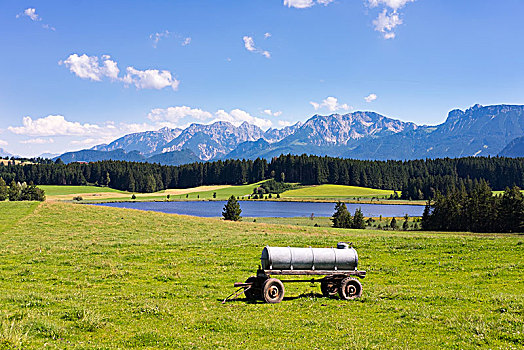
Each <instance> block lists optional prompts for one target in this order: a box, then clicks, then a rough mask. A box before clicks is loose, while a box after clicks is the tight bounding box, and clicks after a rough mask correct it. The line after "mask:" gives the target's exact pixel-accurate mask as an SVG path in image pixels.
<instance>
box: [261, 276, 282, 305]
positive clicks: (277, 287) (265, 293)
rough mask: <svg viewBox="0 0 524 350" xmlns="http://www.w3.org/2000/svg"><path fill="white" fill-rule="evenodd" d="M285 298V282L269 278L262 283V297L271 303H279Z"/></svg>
mask: <svg viewBox="0 0 524 350" xmlns="http://www.w3.org/2000/svg"><path fill="white" fill-rule="evenodd" d="M283 298H284V284H283V283H282V282H281V281H280V280H279V279H276V278H268V279H267V280H266V281H264V284H263V285H262V299H264V301H265V302H266V303H269V304H278V303H280V302H281V301H282V299H283Z"/></svg>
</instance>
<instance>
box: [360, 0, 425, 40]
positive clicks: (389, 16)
mask: <svg viewBox="0 0 524 350" xmlns="http://www.w3.org/2000/svg"><path fill="white" fill-rule="evenodd" d="M414 1H415V0H367V2H368V5H369V7H379V6H382V7H383V10H382V12H380V13H379V14H378V17H377V18H376V19H375V20H373V25H374V26H375V30H376V31H377V32H381V33H382V34H383V37H384V39H394V38H395V37H396V34H395V32H394V29H395V28H396V27H397V26H399V25H401V24H402V23H403V21H402V19H401V18H400V14H399V12H398V10H399V9H401V8H402V7H404V6H405V5H406V4H408V3H410V2H414ZM388 10H391V11H388Z"/></svg>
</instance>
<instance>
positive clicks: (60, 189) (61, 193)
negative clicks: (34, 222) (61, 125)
mask: <svg viewBox="0 0 524 350" xmlns="http://www.w3.org/2000/svg"><path fill="white" fill-rule="evenodd" d="M259 184H260V182H257V183H254V184H249V185H240V186H231V185H217V186H199V187H193V188H185V189H168V190H164V191H159V192H154V193H135V196H136V200H137V201H141V200H142V201H144V200H145V201H151V200H166V199H167V195H169V197H170V199H171V200H176V199H186V198H187V199H190V200H194V199H213V193H215V192H216V199H221V200H223V199H227V198H229V197H231V195H234V196H237V197H241V196H245V195H248V194H251V193H253V189H254V188H255V187H257V186H259ZM38 187H40V188H42V189H43V190H44V191H45V193H46V197H47V199H48V200H52V201H57V200H58V201H71V200H72V199H73V197H76V196H81V197H82V199H83V200H84V201H85V202H91V201H97V202H103V201H123V200H131V196H132V195H133V193H130V192H125V191H119V190H114V189H112V188H109V187H96V186H48V185H41V186H38Z"/></svg>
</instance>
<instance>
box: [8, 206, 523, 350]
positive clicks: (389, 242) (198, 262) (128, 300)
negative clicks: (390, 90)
mask: <svg viewBox="0 0 524 350" xmlns="http://www.w3.org/2000/svg"><path fill="white" fill-rule="evenodd" d="M3 204H7V205H12V204H13V203H3ZM33 208H34V207H33ZM26 209H27V208H25V209H21V210H22V212H23V211H24V210H26ZM5 213H6V211H5V207H2V217H3V219H5V218H7V219H8V220H14V221H17V222H16V223H15V225H14V226H12V227H8V228H7V229H6V228H4V229H2V230H1V232H0V290H1V291H2V293H0V323H1V325H2V328H1V330H0V344H1V345H0V348H2V347H4V348H9V347H12V348H14V347H15V346H17V347H18V348H19V347H20V344H21V345H22V347H24V348H44V346H45V347H47V348H61V349H62V348H84V349H87V348H187V349H208V348H243V349H255V348H270V347H271V348H279V349H280V348H282V349H314V348H318V349H384V348H393V349H428V348H452V349H459V348H460V349H469V348H479V347H480V348H490V349H511V348H513V349H517V348H522V347H523V346H524V329H523V327H524V280H523V278H522V276H523V273H524V249H523V248H524V236H522V235H474V234H467V233H466V234H458V233H457V234H440V233H421V232H383V231H371V230H362V231H360V230H340V229H331V228H308V227H295V226H286V225H268V224H259V223H249V222H241V223H232V222H223V221H219V220H218V219H205V218H192V217H184V216H176V215H167V214H161V213H153V212H141V211H135V210H125V209H115V208H100V207H93V206H80V205H71V204H64V203H43V204H40V205H39V206H38V207H36V209H34V212H32V213H29V214H28V213H27V211H25V212H23V213H22V214H23V215H22V214H20V213H17V210H10V211H9V213H10V214H8V215H5ZM20 216H23V217H22V218H21V219H20ZM338 241H350V242H353V244H354V246H355V247H356V248H357V250H358V252H359V257H360V266H359V267H360V268H361V269H364V270H367V271H368V276H367V277H366V279H364V280H363V281H362V283H363V286H364V295H363V297H362V298H361V299H360V300H355V301H350V302H346V301H341V300H337V299H326V298H322V297H320V295H319V287H318V286H310V285H309V284H307V283H297V284H286V290H287V292H286V295H287V296H288V298H287V299H286V300H284V301H283V302H282V303H281V304H277V305H269V304H262V303H248V302H246V301H245V300H244V299H240V300H237V301H232V302H229V303H226V304H224V305H223V304H221V303H220V301H221V300H222V299H223V298H224V297H226V296H227V295H228V294H229V293H230V292H232V291H233V288H232V284H233V283H234V282H237V281H243V280H245V279H246V278H247V277H248V276H250V275H252V274H253V273H254V272H255V269H256V267H257V265H258V263H259V260H258V259H259V256H260V252H261V250H262V248H263V247H264V246H265V245H266V244H270V245H281V246H314V247H315V246H316V247H325V246H334V245H335V244H336V243H337V242H338Z"/></svg>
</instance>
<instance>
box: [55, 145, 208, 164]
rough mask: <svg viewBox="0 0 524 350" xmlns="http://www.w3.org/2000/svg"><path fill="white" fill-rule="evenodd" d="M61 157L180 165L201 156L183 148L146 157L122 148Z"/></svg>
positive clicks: (87, 160) (65, 158) (61, 157)
mask: <svg viewBox="0 0 524 350" xmlns="http://www.w3.org/2000/svg"><path fill="white" fill-rule="evenodd" d="M57 158H60V159H61V160H62V161H63V162H64V163H66V164H68V163H72V162H97V161H102V160H122V161H127V162H148V163H161V164H165V165H180V164H187V163H193V162H196V161H198V160H199V158H198V157H197V156H196V155H195V154H194V153H193V152H192V151H190V150H186V149H185V150H181V151H173V152H166V153H161V154H157V155H154V156H151V157H146V156H144V155H142V154H140V153H139V152H138V151H131V152H129V153H128V152H126V151H124V150H122V149H117V150H114V151H94V150H83V151H78V152H68V153H64V154H62V155H61V156H60V157H56V158H55V159H57Z"/></svg>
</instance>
